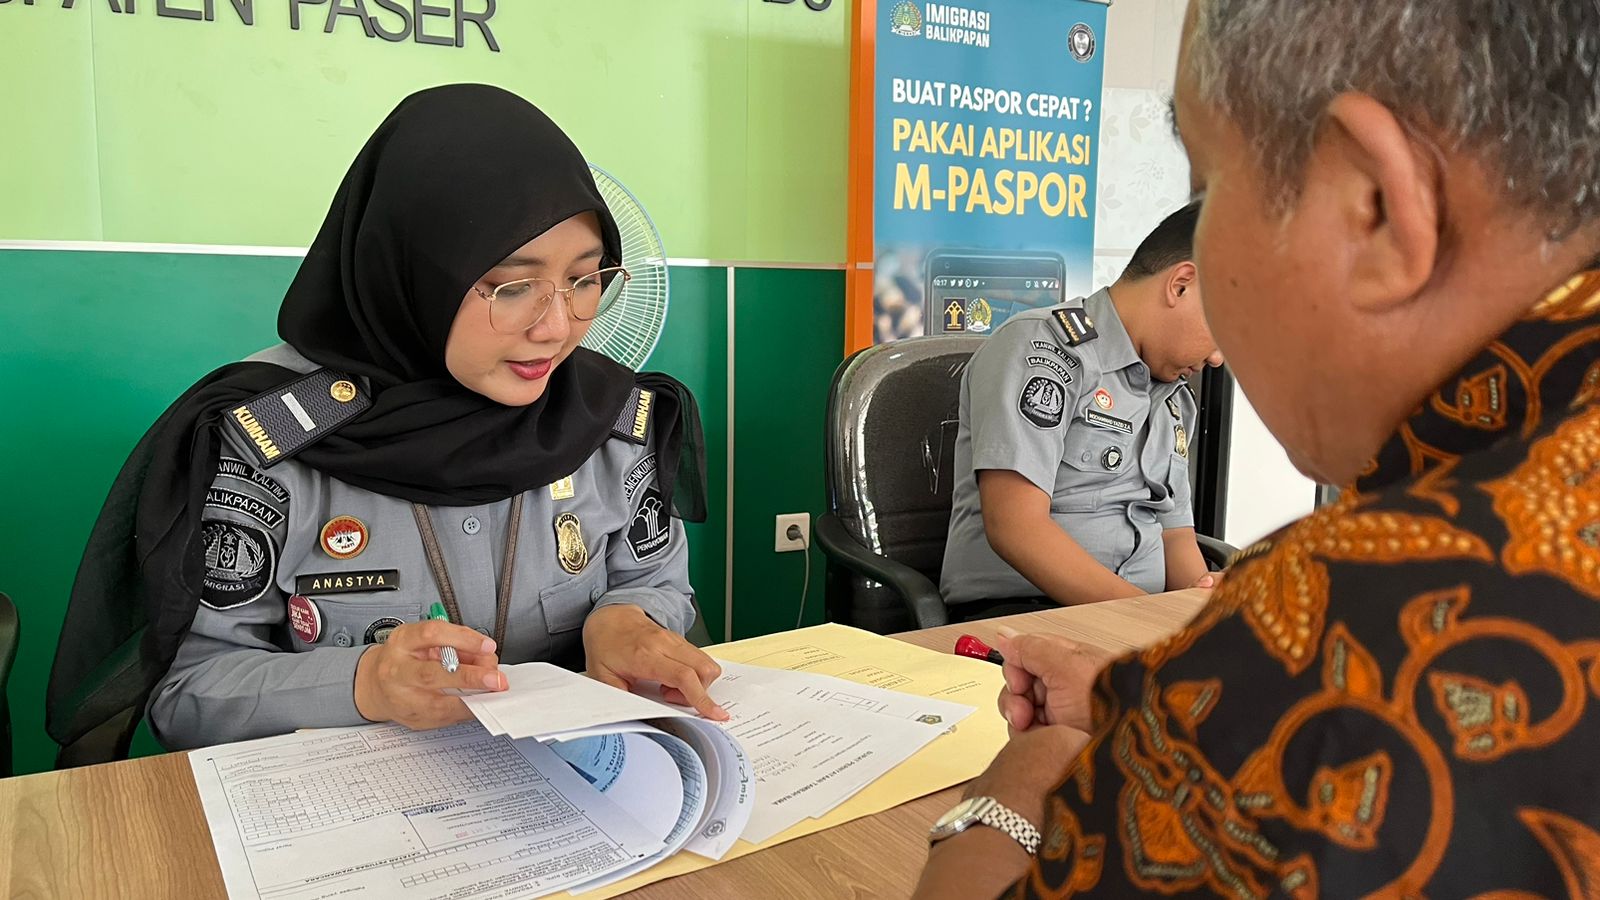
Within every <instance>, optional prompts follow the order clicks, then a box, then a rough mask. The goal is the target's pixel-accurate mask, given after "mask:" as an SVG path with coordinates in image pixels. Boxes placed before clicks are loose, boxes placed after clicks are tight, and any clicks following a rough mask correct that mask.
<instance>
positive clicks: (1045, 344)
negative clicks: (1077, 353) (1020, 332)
mask: <svg viewBox="0 0 1600 900" xmlns="http://www.w3.org/2000/svg"><path fill="white" fill-rule="evenodd" d="M1033 349H1035V350H1039V351H1041V352H1044V353H1054V354H1055V355H1057V356H1059V357H1061V361H1062V362H1064V363H1066V364H1067V368H1069V369H1076V368H1077V367H1078V361H1077V360H1076V359H1074V358H1073V356H1072V354H1070V353H1068V352H1067V351H1065V350H1063V349H1061V348H1060V347H1058V346H1056V345H1055V344H1053V343H1051V342H1050V341H1033Z"/></svg>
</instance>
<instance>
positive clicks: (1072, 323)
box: [1050, 307, 1100, 347]
mask: <svg viewBox="0 0 1600 900" xmlns="http://www.w3.org/2000/svg"><path fill="white" fill-rule="evenodd" d="M1050 314H1051V315H1052V316H1054V317H1055V320H1056V324H1057V325H1060V326H1061V330H1062V332H1064V333H1065V334H1066V336H1067V346H1069V347H1076V346H1078V345H1079V344H1087V343H1089V342H1090V341H1092V340H1094V339H1095V338H1098V337H1099V336H1100V332H1098V331H1095V330H1094V320H1092V319H1090V318H1089V313H1088V312H1087V311H1085V310H1083V309H1081V308H1079V307H1067V308H1065V309H1057V310H1054V311H1052V312H1051V313H1050Z"/></svg>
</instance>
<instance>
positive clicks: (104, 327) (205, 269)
mask: <svg viewBox="0 0 1600 900" xmlns="http://www.w3.org/2000/svg"><path fill="white" fill-rule="evenodd" d="M297 265H298V260H297V259H293V258H285V257H247V256H213V255H199V254H175V253H106V252H68V251H32V250H0V335H4V336H5V338H4V340H5V343H6V350H5V351H4V352H3V353H0V422H3V423H4V425H3V428H0V498H3V500H4V502H3V503H0V536H3V540H0V591H4V592H6V593H8V594H10V595H11V597H12V598H13V599H14V600H15V601H16V603H17V606H18V607H19V609H20V611H21V615H22V628H23V642H22V647H21V650H20V652H19V654H18V657H17V664H16V669H15V672H14V674H13V676H12V681H11V686H10V692H9V693H10V697H11V712H12V718H13V721H14V726H15V731H16V745H17V764H18V769H19V771H22V772H28V771H39V770H43V769H47V768H49V766H50V765H51V762H52V760H53V758H54V752H55V747H54V745H53V744H52V743H50V741H49V740H48V738H47V737H46V736H45V734H44V724H43V723H44V688H45V683H46V680H47V678H48V675H49V670H50V661H51V659H52V657H53V655H54V653H55V646H56V635H57V633H58V632H59V630H60V627H61V620H62V616H63V614H64V612H65V609H66V599H67V595H68V592H69V590H70V588H71V585H72V578H73V574H74V572H75V571H76V569H77V564H78V559H79V556H80V555H81V554H82V551H83V546H84V543H85V542H86V540H87V539H88V534H89V529H90V527H91V525H92V524H93V522H94V518H95V516H96V515H97V514H98V512H99V509H100V504H101V502H102V501H103V500H104V498H105V493H106V490H107V488H108V487H109V486H110V484H111V481H112V479H113V478H114V477H115V476H116V473H117V470H118V468H119V467H120V466H121V464H122V461H123V459H124V458H125V457H126V455H127V453H128V451H129V450H130V449H131V448H132V447H133V445H134V443H135V442H137V441H138V439H139V437H140V435H142V434H143V433H144V430H145V429H146V428H147V427H148V426H149V424H150V423H151V422H152V421H153V420H154V419H155V418H156V417H157V416H158V415H159V414H160V413H161V411H162V410H163V409H164V408H165V407H166V405H167V403H169V402H170V401H171V400H172V399H173V398H175V397H176V396H177V395H178V394H179V393H181V392H182V391H183V389H184V388H186V387H188V386H189V384H190V383H191V382H193V381H194V380H195V379H197V378H198V377H199V376H200V375H202V374H204V373H205V372H207V371H209V370H210V369H212V368H214V367H216V366H218V365H221V364H223V363H226V362H229V361H231V360H235V359H238V358H240V357H242V356H245V355H248V354H249V353H251V352H254V351H255V350H257V349H259V348H261V347H263V346H265V345H268V344H271V343H274V342H275V341H276V336H275V326H274V323H275V320H276V312H277V306H278V301H279V300H280V298H281V297H282V295H283V291H284V289H285V288H286V287H287V285H288V282H289V279H290V278H291V277H292V275H293V274H294V271H295V267H296V266H297ZM671 284H672V300H671V308H670V310H669V313H668V316H667V327H666V330H665V332H664V333H663V335H662V338H661V342H660V344H659V345H658V346H657V348H656V352H655V355H654V356H653V357H652V358H651V360H650V363H649V366H648V367H649V368H651V369H657V370H660V371H665V372H668V373H670V374H672V375H674V376H676V377H677V378H679V379H680V380H682V381H683V382H684V383H685V384H687V385H688V386H689V387H690V388H691V389H692V390H693V391H694V392H695V395H696V397H698V398H699V400H700V403H701V413H702V416H703V418H704V424H705V430H706V443H707V450H708V460H707V465H708V469H709V472H710V485H709V489H710V503H709V505H710V519H709V521H707V522H706V523H705V524H703V525H691V526H689V540H690V550H691V555H690V560H691V562H690V568H691V572H690V574H691V577H692V579H693V583H694V585H695V588H696V590H697V591H698V593H699V596H700V603H701V606H702V608H703V609H704V612H705V615H706V619H707V625H708V626H709V628H710V630H711V633H712V635H713V636H714V637H717V638H718V639H720V638H721V636H722V635H723V634H724V627H725V624H726V622H725V600H726V597H727V580H726V573H727V559H728V557H727V548H728V544H729V540H728V536H729V528H728V494H727V472H728V437H729V431H730V429H731V430H732V434H733V447H734V473H735V480H734V496H735V502H734V505H733V528H732V546H733V585H734V593H733V598H734V603H733V607H734V616H733V635H734V637H736V638H739V637H748V636H752V635H756V634H765V633H769V632H772V631H778V630H782V629H785V628H792V627H794V623H795V615H796V612H797V608H798V603H799V595H800V590H801V584H802V578H801V575H802V571H801V568H800V566H801V560H802V555H801V554H798V553H790V554H783V555H779V554H775V553H774V552H773V550H772V535H773V517H774V516H776V515H778V514H780V513H791V512H810V513H811V514H812V515H813V516H815V515H817V514H818V513H820V512H821V511H822V509H823V507H824V504H825V502H826V501H825V497H824V494H823V490H822V453H823V448H822V427H821V423H822V410H823V407H824V405H825V403H826V399H827V391H828V384H829V380H830V378H831V376H832V373H833V370H834V368H835V367H836V366H837V365H838V363H839V361H840V358H841V355H842V353H841V349H840V348H841V347H842V346H843V327H844V275H843V273H842V272H839V271H807V270H794V269H758V268H745V269H737V270H735V290H734V298H735V303H734V312H735V316H734V331H733V334H732V338H733V349H734V358H735V360H736V362H735V366H736V368H735V371H734V372H733V373H732V374H733V375H735V376H736V381H735V383H736V394H735V403H734V408H733V409H732V411H731V415H730V410H729V407H728V402H727V400H728V379H729V375H730V372H729V370H728V365H727V363H728V356H729V338H730V335H729V331H728V323H729V316H728V270H727V269H725V268H720V267H693V266H686V267H675V268H673V270H672V281H671ZM810 557H811V564H812V569H813V570H812V577H811V588H812V590H811V596H810V599H809V601H808V603H807V613H806V622H807V623H808V624H811V623H815V622H820V621H821V620H822V595H821V584H822V579H821V554H820V551H813V552H812V553H811V554H810ZM155 749H156V748H155V746H154V745H153V744H152V743H151V742H149V741H148V740H147V739H144V738H141V739H140V740H139V741H138V742H136V744H135V751H136V752H153V751H154V750H155Z"/></svg>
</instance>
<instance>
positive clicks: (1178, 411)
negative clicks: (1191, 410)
mask: <svg viewBox="0 0 1600 900" xmlns="http://www.w3.org/2000/svg"><path fill="white" fill-rule="evenodd" d="M1167 412H1170V413H1172V417H1173V418H1174V419H1177V420H1179V421H1180V422H1181V421H1183V408H1182V407H1180V406H1178V395H1177V394H1173V395H1171V396H1169V397H1168V398H1167Z"/></svg>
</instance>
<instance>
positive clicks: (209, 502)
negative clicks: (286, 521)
mask: <svg viewBox="0 0 1600 900" xmlns="http://www.w3.org/2000/svg"><path fill="white" fill-rule="evenodd" d="M206 506H209V507H211V508H212V509H231V510H233V511H235V512H241V513H244V514H245V515H247V516H249V517H250V518H252V519H255V520H256V521H257V522H260V523H261V524H263V525H265V526H267V527H268V528H277V527H278V526H279V525H281V524H283V513H281V512H278V511H277V510H275V509H273V508H272V507H270V506H268V505H267V504H265V503H262V502H261V501H260V500H257V499H256V498H254V497H249V496H246V495H244V494H241V493H239V492H238V491H230V490H227V489H226V488H216V487H214V488H209V489H207V490H206Z"/></svg>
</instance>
